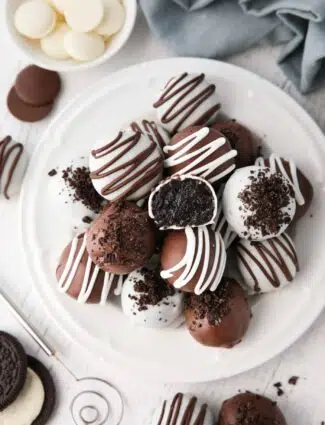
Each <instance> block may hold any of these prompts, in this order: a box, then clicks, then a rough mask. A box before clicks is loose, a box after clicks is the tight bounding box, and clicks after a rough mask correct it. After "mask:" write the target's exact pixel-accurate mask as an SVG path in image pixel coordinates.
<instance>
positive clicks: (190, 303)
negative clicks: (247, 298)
mask: <svg viewBox="0 0 325 425" xmlns="http://www.w3.org/2000/svg"><path fill="white" fill-rule="evenodd" d="M231 298H232V290H231V287H230V283H229V281H225V282H224V283H222V284H221V285H219V286H218V288H217V290H216V291H215V292H210V291H206V292H204V293H203V294H201V295H198V296H193V295H188V296H187V297H185V309H189V310H193V311H194V318H195V320H198V321H199V320H203V319H204V318H207V320H208V322H209V324H210V325H212V326H215V325H216V324H218V323H219V322H220V321H221V320H222V319H223V317H225V316H227V315H228V314H229V313H230V312H231V304H230V300H231ZM195 323H196V322H195ZM195 323H193V324H195Z"/></svg>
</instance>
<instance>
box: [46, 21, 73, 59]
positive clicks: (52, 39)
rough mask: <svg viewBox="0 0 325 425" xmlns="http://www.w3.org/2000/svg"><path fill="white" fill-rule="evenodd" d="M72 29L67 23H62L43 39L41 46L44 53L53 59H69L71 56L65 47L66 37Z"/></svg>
mask: <svg viewBox="0 0 325 425" xmlns="http://www.w3.org/2000/svg"><path fill="white" fill-rule="evenodd" d="M68 31H70V29H69V27H68V25H67V24H65V23H64V22H62V23H60V24H59V25H58V26H57V27H56V28H55V30H54V31H53V32H51V34H49V35H47V36H46V37H44V38H42V39H41V48H42V50H43V52H44V53H46V54H47V55H48V56H50V57H51V58H53V59H68V58H69V57H70V55H69V53H68V52H67V50H66V48H65V47H64V37H65V35H66V34H67V33H68Z"/></svg>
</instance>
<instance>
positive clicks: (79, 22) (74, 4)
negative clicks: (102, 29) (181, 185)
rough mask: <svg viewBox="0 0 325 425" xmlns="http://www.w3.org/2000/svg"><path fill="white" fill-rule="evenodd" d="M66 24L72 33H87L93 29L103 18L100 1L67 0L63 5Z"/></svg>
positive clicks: (101, 2)
mask: <svg viewBox="0 0 325 425" xmlns="http://www.w3.org/2000/svg"><path fill="white" fill-rule="evenodd" d="M63 12H64V16H65V19H66V22H67V24H68V25H69V27H70V28H72V29H73V30H74V31H78V32H88V31H92V30H93V29H95V28H96V27H97V26H98V25H99V24H100V22H101V20H102V19H103V16H104V6H103V1H102V0H67V1H66V4H65V5H64V10H63Z"/></svg>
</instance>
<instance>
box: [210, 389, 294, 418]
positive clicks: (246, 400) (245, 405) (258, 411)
mask: <svg viewBox="0 0 325 425" xmlns="http://www.w3.org/2000/svg"><path fill="white" fill-rule="evenodd" d="M247 424H254V425H286V420H285V417H284V416H283V413H282V412H281V410H280V409H279V407H278V405H277V403H275V402H273V401H272V400H270V399H269V398H266V397H264V396H261V395H258V394H253V393H250V392H246V393H243V394H237V395H236V396H234V397H232V398H230V399H229V400H226V401H224V402H223V404H222V407H221V411H220V414H219V421H218V425H247Z"/></svg>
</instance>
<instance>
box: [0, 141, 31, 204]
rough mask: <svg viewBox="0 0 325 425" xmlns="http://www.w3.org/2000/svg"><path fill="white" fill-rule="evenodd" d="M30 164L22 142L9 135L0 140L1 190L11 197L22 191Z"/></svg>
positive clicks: (4, 194) (5, 195) (8, 197)
mask: <svg viewBox="0 0 325 425" xmlns="http://www.w3.org/2000/svg"><path fill="white" fill-rule="evenodd" d="M27 165H28V157H27V154H26V152H25V151H24V147H23V145H22V144H21V143H16V142H15V141H13V140H12V139H11V137H9V136H7V137H6V138H4V139H3V140H1V141H0V190H1V195H2V196H4V197H5V198H6V199H11V198H12V197H14V196H15V195H17V194H18V193H19V192H20V188H21V185H22V182H23V179H24V176H25V172H26V169H27Z"/></svg>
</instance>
